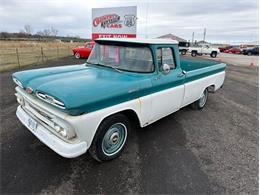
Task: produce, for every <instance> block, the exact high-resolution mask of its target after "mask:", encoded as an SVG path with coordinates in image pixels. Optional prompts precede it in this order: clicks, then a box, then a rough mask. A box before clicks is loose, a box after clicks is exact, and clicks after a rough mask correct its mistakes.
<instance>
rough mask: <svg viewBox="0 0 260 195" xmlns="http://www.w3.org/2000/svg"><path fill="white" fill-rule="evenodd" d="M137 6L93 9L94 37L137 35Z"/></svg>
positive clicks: (132, 36)
mask: <svg viewBox="0 0 260 195" xmlns="http://www.w3.org/2000/svg"><path fill="white" fill-rule="evenodd" d="M136 15H137V7H136V6H128V7H111V8H93V9H92V39H93V40H94V39H97V38H126V37H131V38H134V37H136V20H137V16H136Z"/></svg>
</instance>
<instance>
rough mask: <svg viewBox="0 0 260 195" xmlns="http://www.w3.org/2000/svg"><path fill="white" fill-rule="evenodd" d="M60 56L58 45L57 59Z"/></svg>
mask: <svg viewBox="0 0 260 195" xmlns="http://www.w3.org/2000/svg"><path fill="white" fill-rule="evenodd" d="M58 58H59V46H57V60H58Z"/></svg>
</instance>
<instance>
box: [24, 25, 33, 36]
mask: <svg viewBox="0 0 260 195" xmlns="http://www.w3.org/2000/svg"><path fill="white" fill-rule="evenodd" d="M24 31H25V33H26V34H28V35H29V34H32V33H33V29H32V27H31V26H30V25H28V24H26V25H25V26H24Z"/></svg>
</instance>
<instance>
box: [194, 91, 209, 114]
mask: <svg viewBox="0 0 260 195" xmlns="http://www.w3.org/2000/svg"><path fill="white" fill-rule="evenodd" d="M208 95H209V94H208V89H205V90H204V92H203V93H202V95H201V97H200V99H198V100H197V101H196V102H194V103H193V104H192V107H193V108H194V109H196V110H201V109H203V108H204V107H205V105H206V103H207V100H208Z"/></svg>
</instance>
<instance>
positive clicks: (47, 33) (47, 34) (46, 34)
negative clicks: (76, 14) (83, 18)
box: [0, 25, 85, 41]
mask: <svg viewBox="0 0 260 195" xmlns="http://www.w3.org/2000/svg"><path fill="white" fill-rule="evenodd" d="M58 32H59V31H58V30H57V29H55V28H54V27H50V28H47V29H43V30H41V31H37V32H36V33H34V29H33V28H32V26H30V25H25V26H24V28H23V29H21V30H20V31H19V32H14V33H11V32H0V39H15V38H28V39H30V38H37V39H46V38H47V39H62V40H68V39H70V40H73V41H77V40H78V41H84V40H85V39H81V38H80V36H78V35H76V36H70V35H67V36H66V37H64V36H58Z"/></svg>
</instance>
